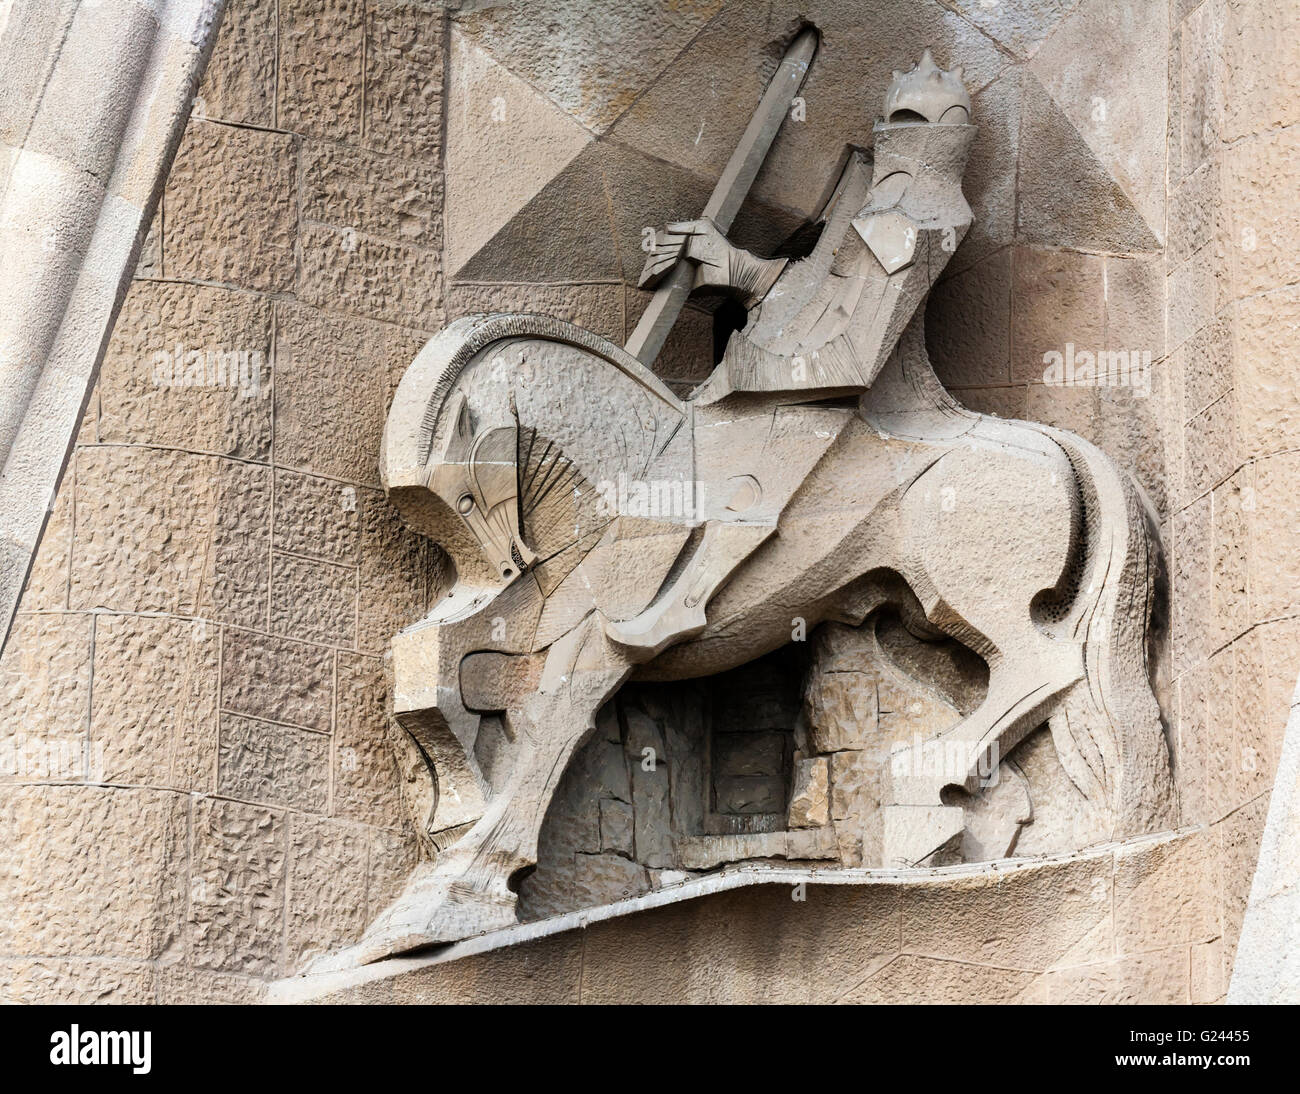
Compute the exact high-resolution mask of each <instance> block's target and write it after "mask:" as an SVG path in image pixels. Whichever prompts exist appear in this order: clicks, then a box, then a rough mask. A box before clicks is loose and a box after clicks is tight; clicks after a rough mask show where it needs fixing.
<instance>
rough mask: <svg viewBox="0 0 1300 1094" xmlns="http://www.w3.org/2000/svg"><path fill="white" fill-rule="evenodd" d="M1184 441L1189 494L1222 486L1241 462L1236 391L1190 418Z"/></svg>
mask: <svg viewBox="0 0 1300 1094" xmlns="http://www.w3.org/2000/svg"><path fill="white" fill-rule="evenodd" d="M1183 444H1184V459H1185V460H1186V463H1185V465H1184V467H1183V474H1184V476H1185V480H1184V486H1185V489H1186V491H1187V495H1188V497H1199V496H1200V495H1201V494H1203V493H1205V491H1207V490H1211V489H1213V488H1214V487H1216V486H1218V485H1219V483H1221V482H1223V481H1224V480H1225V479H1226V478H1227V477H1228V476H1229V475H1231V474H1232V473H1233V472H1234V471H1235V470H1236V469H1237V468H1238V467H1239V466H1240V465H1241V455H1240V454H1241V444H1240V442H1239V441H1238V439H1237V415H1236V413H1235V402H1234V395H1233V393H1231V392H1229V393H1228V394H1227V395H1223V396H1220V397H1219V398H1218V399H1217V400H1216V401H1215V402H1213V403H1211V404H1210V405H1209V406H1207V407H1206V408H1205V409H1204V410H1202V411H1201V412H1200V413H1199V414H1196V415H1194V416H1193V417H1192V418H1191V419H1190V420H1189V421H1188V423H1187V427H1186V430H1185V431H1184V440H1183Z"/></svg>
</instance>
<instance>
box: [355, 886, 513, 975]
mask: <svg viewBox="0 0 1300 1094" xmlns="http://www.w3.org/2000/svg"><path fill="white" fill-rule="evenodd" d="M515 901H516V898H515V894H514V893H512V892H510V891H509V890H505V891H503V892H501V893H495V892H483V891H480V890H477V889H472V888H469V887H468V886H466V885H463V884H458V883H457V882H455V881H446V880H444V879H442V878H439V877H437V876H436V874H433V873H428V874H425V875H423V876H420V875H418V874H417V876H416V877H414V878H413V879H412V880H411V882H410V883H409V884H408V885H407V887H406V890H405V892H403V893H402V895H401V896H400V897H399V898H398V899H397V901H396V902H395V903H394V904H392V905H390V906H389V907H388V909H387V910H386V911H385V912H384V914H383V915H382V916H380V918H379V919H377V920H375V922H374V923H373V924H372V925H371V926H370V929H369V930H367V931H366V933H365V936H364V937H363V938H362V940H361V941H360V942H359V943H358V944H357V946H356V947H354V954H355V957H356V959H357V961H358V963H360V964H369V963H370V962H372V961H380V960H383V959H384V958H386V957H395V956H398V955H400V954H404V953H410V952H412V951H414V950H420V949H424V948H426V947H428V946H440V945H445V944H447V943H450V942H461V941H464V940H465V939H467V938H476V937H478V936H479V935H483V934H487V933H489V932H490V931H499V930H503V929H504V928H506V927H513V926H515V925H516V924H517V923H518V922H519V917H518V914H517V913H516V910H515Z"/></svg>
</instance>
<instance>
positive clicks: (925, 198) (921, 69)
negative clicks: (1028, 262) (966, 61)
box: [854, 49, 976, 288]
mask: <svg viewBox="0 0 1300 1094" xmlns="http://www.w3.org/2000/svg"><path fill="white" fill-rule="evenodd" d="M970 118H971V101H970V94H969V93H968V92H967V91H966V86H965V84H964V83H963V81H962V70H961V66H960V65H959V66H957V67H956V68H954V69H953V70H952V71H951V72H948V71H945V70H944V69H942V68H940V67H939V66H938V65H937V64H935V61H934V56H933V55H932V54H931V52H930V51H929V50H928V49H927V50H926V51H925V52H924V53H923V54H922V55H921V60H920V61H918V62H917V64H916V65H915V66H914V67H913V68H912V69H911V70H910V71H908V72H897V71H896V72H895V73H894V78H893V80H892V81H891V82H890V85H889V89H888V90H887V91H886V92H885V102H884V114H883V116H882V117H881V118H880V119H879V120H878V121H877V122H876V124H875V127H874V129H873V135H874V138H875V140H874V147H873V162H872V189H871V196H870V198H869V200H868V203H867V205H866V207H865V208H864V209H863V210H862V212H861V213H860V214H859V216H858V218H857V219H856V220H855V221H854V225H855V226H856V227H857V228H858V230H859V232H860V233H861V235H862V237H863V239H864V240H865V241H866V242H867V245H868V246H869V247H871V249H872V251H873V252H874V253H875V254H876V257H877V258H879V259H880V261H881V263H882V264H883V265H884V267H885V270H886V272H888V273H890V274H891V275H892V274H894V273H895V272H896V271H900V270H903V269H904V268H906V267H907V266H909V265H910V264H911V261H912V259H913V256H914V255H915V254H916V247H917V245H918V244H919V242H920V238H921V235H922V233H924V232H926V231H931V232H934V233H936V234H937V242H936V248H935V249H934V250H933V251H932V253H931V260H930V262H928V263H927V274H928V276H927V281H929V282H931V283H932V282H933V280H934V277H936V276H937V275H938V267H939V266H941V265H942V263H943V262H944V261H946V256H947V255H951V253H952V251H953V250H955V249H956V245H957V244H958V243H960V242H961V238H962V236H964V235H965V234H966V230H967V228H969V227H970V224H971V219H972V217H971V211H970V206H969V205H967V204H966V199H965V197H964V196H963V195H962V191H961V177H962V172H963V171H964V170H965V167H966V160H967V158H968V157H969V155H970V148H971V143H972V141H973V140H974V138H975V133H976V127H975V126H973V125H971V124H970ZM926 287H927V288H928V285H927V286H926Z"/></svg>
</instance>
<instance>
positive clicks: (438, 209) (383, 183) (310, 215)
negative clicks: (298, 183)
mask: <svg viewBox="0 0 1300 1094" xmlns="http://www.w3.org/2000/svg"><path fill="white" fill-rule="evenodd" d="M301 162H302V217H303V219H304V220H307V221H319V222H321V223H324V224H329V225H331V226H333V227H335V228H339V229H343V230H345V231H348V230H350V231H352V232H360V233H363V234H365V235H373V236H381V237H383V238H385V239H396V240H403V241H405V242H408V243H414V244H417V245H419V246H421V247H429V248H437V247H439V246H440V245H441V243H442V179H441V178H440V177H439V176H438V173H437V172H436V170H435V169H434V168H433V167H430V166H424V165H421V164H415V163H409V162H407V161H406V160H403V159H398V158H394V157H392V156H382V155H376V154H375V153H372V152H365V151H362V150H360V149H356V148H348V147H347V146H345V145H341V144H333V143H330V142H326V141H307V142H305V143H304V145H303V149H302V155H301Z"/></svg>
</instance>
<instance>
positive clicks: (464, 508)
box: [456, 494, 474, 515]
mask: <svg viewBox="0 0 1300 1094" xmlns="http://www.w3.org/2000/svg"><path fill="white" fill-rule="evenodd" d="M456 508H457V509H459V510H460V512H461V514H462V515H463V514H465V513H468V512H469V511H470V510H471V509H473V508H474V496H473V495H472V494H462V495H461V496H460V501H458V502H457V503H456Z"/></svg>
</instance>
